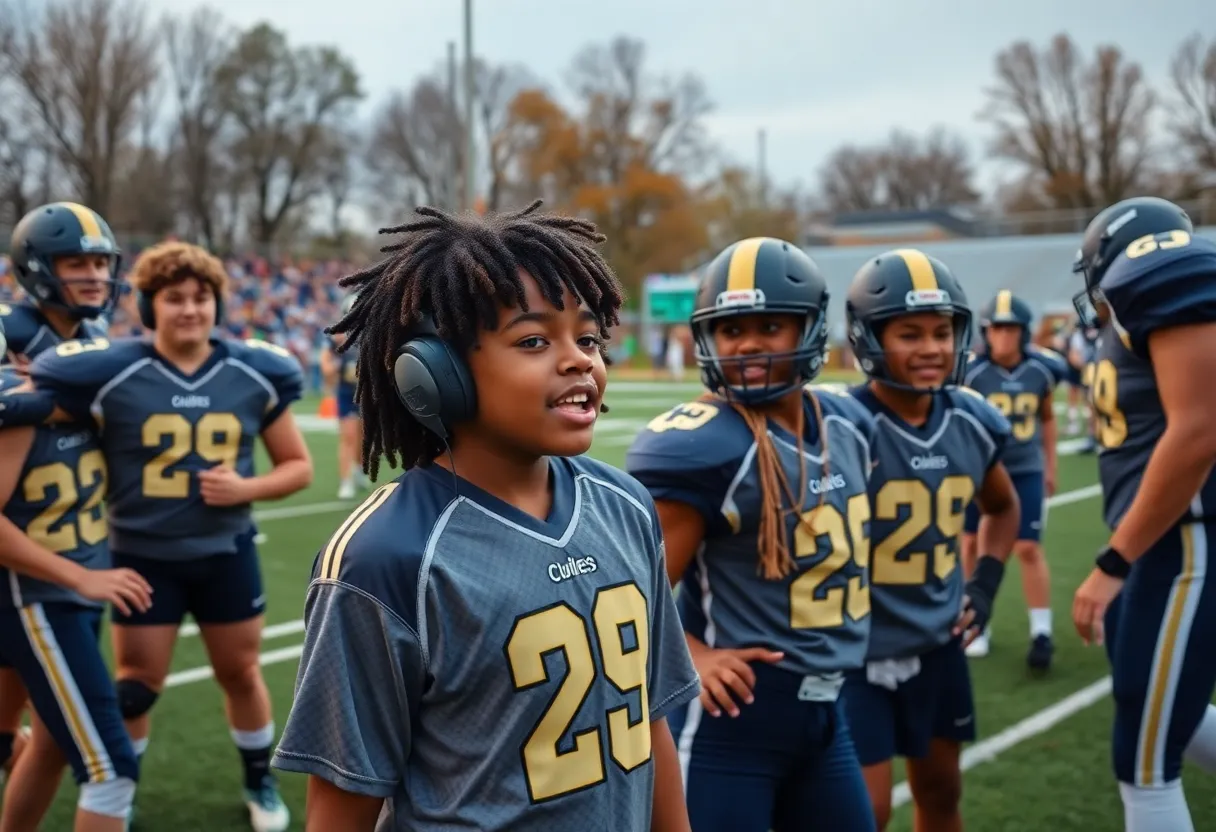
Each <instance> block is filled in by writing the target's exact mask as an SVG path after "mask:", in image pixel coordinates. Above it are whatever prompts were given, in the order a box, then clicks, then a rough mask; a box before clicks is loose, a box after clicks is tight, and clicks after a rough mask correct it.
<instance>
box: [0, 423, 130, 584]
mask: <svg viewBox="0 0 1216 832" xmlns="http://www.w3.org/2000/svg"><path fill="white" fill-rule="evenodd" d="M31 430H33V434H34V438H33V443H32V444H31V445H30V449H29V452H28V453H27V454H26V457H25V460H24V462H23V463H22V464H21V475H20V478H19V479H18V480H17V486H16V489H15V490H14V491H13V495H12V496H11V497H10V498H9V501H8V503H6V504H5V506H4V516H5V517H7V518H8V519H9V520H11V521H12V523H13V525H15V526H16V527H17V528H19V529H21V530H22V531H24V532H25V533H26V535H27V536H28V537H29V538H30V539H32V540H33V541H35V542H36V543H38V544H40V545H41V546H43V547H44V548H46V549H49V550H50V551H52V552H54V553H55V554H57V555H61V556H63V557H65V558H69V559H70V560H72V561H75V562H76V563H78V564H80V565H81V566H83V567H85V568H86V569H108V568H109V567H110V551H109V548H108V547H107V546H106V517H105V513H104V509H103V507H102V504H101V501H102V497H103V496H104V495H105V489H106V464H105V459H104V457H103V456H102V452H101V447H100V445H99V444H98V441H97V437H96V435H95V434H94V433H93V432H92V431H91V430H88V429H84V428H81V427H80V426H78V425H75V426H73V425H62V426H44V427H38V428H32V429H31ZM15 462H16V460H9V461H7V462H6V464H15ZM0 585H2V586H3V587H4V588H3V590H2V591H0V606H3V607H24V606H27V605H29V604H36V603H47V602H54V601H69V602H74V603H78V604H86V605H89V606H101V604H99V603H97V602H94V601H89V600H86V599H85V598H83V597H82V596H80V595H78V594H76V593H75V592H73V591H72V590H70V589H68V588H66V587H62V586H59V585H57V584H52V583H47V582H45V581H40V580H37V579H35V578H30V577H27V576H25V575H20V574H17V573H15V572H10V571H9V570H7V569H4V568H3V567H0Z"/></svg>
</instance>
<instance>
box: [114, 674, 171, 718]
mask: <svg viewBox="0 0 1216 832" xmlns="http://www.w3.org/2000/svg"><path fill="white" fill-rule="evenodd" d="M114 687H115V689H116V690H117V691H118V710H119V711H121V712H122V718H123V719H135V718H137V717H141V716H143V715H144V714H146V713H147V712H148V711H150V710H152V706H153V705H155V704H156V700H157V698H158V697H159V696H160V694H159V693H157V692H156V691H154V690H152V688H150V687H148V686H147V685H145V684H144V683H143V682H140V681H138V680H136V679H119V680H118V682H117V683H115V685H114Z"/></svg>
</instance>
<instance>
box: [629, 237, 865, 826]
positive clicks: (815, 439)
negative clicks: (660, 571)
mask: <svg viewBox="0 0 1216 832" xmlns="http://www.w3.org/2000/svg"><path fill="white" fill-rule="evenodd" d="M827 307H828V292H827V287H826V284H825V282H824V278H823V275H822V273H821V272H820V270H819V267H818V266H817V265H816V264H815V263H814V262H813V261H812V260H811V259H810V258H809V257H808V256H807V255H806V254H805V253H804V252H802V251H801V250H800V249H798V248H797V247H795V246H793V245H791V244H790V243H787V242H784V241H782V240H776V239H771V238H753V239H748V240H743V241H741V242H738V243H735V244H734V245H732V246H730V247H729V248H727V249H726V250H725V251H723V252H722V253H721V254H720V255H718V257H717V258H716V259H715V260H714V261H713V262H712V263H711V264H710V265H709V267H708V269H707V270H706V273H705V276H704V277H703V279H702V281H701V285H700V287H699V289H698V292H697V299H696V310H695V311H694V313H693V315H692V320H691V327H692V331H693V337H694V341H695V345H696V355H697V362H698V364H700V366H701V372H702V378H703V380H704V382H705V386H706V387H707V388H708V390H709V393H708V395H706V396H705V397H703V398H701V399H700V400H698V401H695V402H692V403H690V404H684V405H680V406H679V407H676V408H674V409H673V410H671V411H668V412H667V413H665V414H663V415H661V416H659V417H657V418H656V419H654V420H653V421H651V423H650V424H649V425H648V426H647V428H646V430H644V431H643V432H642V433H641V434H639V435H638V437H637V439H636V440H635V442H634V444H633V447H632V448H631V449H630V451H629V454H628V457H627V460H626V467H627V470H628V471H629V472H630V473H631V474H633V475H634V476H636V477H637V478H638V479H639V480H641V482H642V483H643V484H644V485H645V486H646V487H647V489H649V491H650V493H651V495H652V496H653V497H654V499H655V501H656V504H657V506H658V512H659V519H660V521H661V522H662V526H663V534H664V539H665V540H666V542H667V555H668V561H667V567H668V574H669V577H670V579H671V581H672V583H679V584H680V594H679V610H680V617H681V620H682V621H683V625H684V631H685V638H686V639H687V641H688V646H689V649H690V650H691V651H692V655H693V661H694V662H695V663H696V667H697V671H698V673H699V674H700V676H701V684H702V693H701V696H700V698H699V699H697V700H693V701H692V702H691V703H690V704H689V706H688V707H687V708H686V709H682V710H681V711H680V712H679V713H678V714H675V715H673V716H672V719H671V725H672V732H673V734H675V736H676V737H677V738H678V748H679V751H680V760H681V764H682V765H683V767H684V777H685V782H686V783H687V796H686V799H687V803H688V811H689V817H690V818H691V820H692V825H693V828H694V829H696V830H697V832H714V831H715V830H721V832H768V830H770V829H773V830H776V831H777V832H786V830H802V829H839V830H850V832H854V831H856V832H865V831H866V830H872V829H873V828H874V816H873V814H872V811H871V808H870V800H869V797H868V795H867V793H866V788H865V782H864V781H863V780H862V776H861V767H860V765H859V764H858V761H857V755H856V752H855V751H854V748H853V742H852V740H851V738H850V736H849V730H848V726H847V724H846V721H845V719H844V715H843V711H842V710H841V708H840V707H839V705H838V702H837V700H838V695H839V693H840V689H841V685H842V683H843V671H845V670H849V669H852V668H858V667H861V665H862V663H863V661H864V659H865V650H866V640H867V636H868V634H869V625H870V588H869V580H868V577H867V575H866V572H867V564H868V562H869V552H870V544H869V531H868V521H869V518H870V504H869V497H868V496H867V492H866V482H867V480H868V478H869V473H870V464H871V460H870V450H869V445H870V434H871V433H872V431H873V428H874V419H873V417H872V416H871V415H870V414H869V413H868V412H867V411H866V410H865V408H863V407H862V406H861V405H860V404H859V403H858V402H856V401H854V400H853V399H852V398H851V397H848V396H847V395H841V394H834V393H829V392H826V391H822V390H815V389H809V388H806V387H805V385H806V384H807V383H808V382H809V381H811V380H812V379H813V378H814V377H815V376H817V375H818V374H819V371H820V370H821V369H822V367H823V361H824V356H825V353H826V347H827V321H826V316H827ZM757 701H758V702H759V703H760V704H753V702H757Z"/></svg>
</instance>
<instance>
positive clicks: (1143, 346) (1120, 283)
mask: <svg viewBox="0 0 1216 832" xmlns="http://www.w3.org/2000/svg"><path fill="white" fill-rule="evenodd" d="M1100 285H1101V289H1102V294H1103V295H1104V296H1105V297H1106V301H1107V303H1108V305H1109V306H1110V310H1111V319H1110V322H1109V323H1108V324H1107V325H1106V326H1105V327H1104V328H1103V330H1102V334H1101V336H1100V338H1099V340H1098V352H1097V361H1096V363H1095V365H1094V373H1093V384H1092V386H1091V387H1090V400H1091V403H1092V406H1093V409H1094V411H1095V413H1096V414H1097V418H1098V431H1097V438H1098V444H1099V456H1098V469H1099V473H1100V476H1101V480H1102V496H1103V501H1104V504H1105V515H1106V522H1107V525H1109V526H1110V527H1111V528H1112V529H1113V528H1114V527H1115V526H1116V525H1118V523H1119V520H1120V519H1121V518H1122V517H1123V515H1124V514H1125V513H1126V512H1127V509H1128V507H1129V506H1130V505H1131V504H1132V499H1133V498H1134V497H1135V496H1136V492H1137V491H1138V490H1139V488H1140V478H1141V475H1142V474H1143V473H1144V469H1145V466H1146V465H1147V464H1148V459H1149V457H1150V456H1151V455H1152V453H1153V448H1154V447H1156V445H1157V441H1158V440H1159V439H1160V438H1161V434H1162V433H1163V432H1164V431H1165V410H1164V409H1163V408H1162V406H1161V398H1160V396H1159V395H1158V393H1157V380H1156V376H1155V375H1154V373H1153V365H1152V362H1151V361H1150V359H1149V349H1148V339H1149V336H1150V335H1151V334H1152V333H1153V332H1155V331H1157V330H1158V329H1164V328H1168V327H1174V326H1184V325H1187V324H1196V323H1210V322H1213V321H1216V243H1213V242H1211V241H1210V240H1205V239H1202V238H1192V237H1191V236H1190V235H1189V234H1186V233H1185V232H1181V231H1175V232H1169V233H1165V234H1159V235H1156V236H1153V237H1146V238H1142V239H1141V240H1137V241H1136V242H1135V243H1133V244H1132V245H1131V246H1129V247H1128V249H1127V251H1126V252H1124V253H1123V254H1120V255H1119V256H1118V257H1116V258H1115V260H1114V262H1112V263H1111V265H1110V268H1108V269H1107V270H1106V274H1105V275H1103V277H1102V282H1101V284H1100ZM1211 381H1212V380H1211V379H1196V383H1199V384H1204V383H1210V382H1211ZM1189 517H1190V518H1194V519H1199V518H1211V517H1216V474H1210V475H1209V476H1208V479H1207V481H1206V482H1205V483H1204V485H1203V488H1202V489H1200V492H1199V494H1198V495H1196V498H1195V501H1194V502H1192V504H1191V510H1190V513H1189Z"/></svg>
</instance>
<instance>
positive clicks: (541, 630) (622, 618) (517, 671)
mask: <svg viewBox="0 0 1216 832" xmlns="http://www.w3.org/2000/svg"><path fill="white" fill-rule="evenodd" d="M590 623H591V624H593V625H594V628H595V641H596V643H597V644H598V647H599V654H600V657H601V658H602V659H603V667H604V676H605V677H607V680H608V682H610V683H611V685H612V688H613V689H614V690H615V691H619V692H620V693H621V694H625V695H627V694H630V693H632V692H633V691H638V693H639V699H640V707H641V718H640V719H638V720H637V721H636V722H633V721H631V720H630V717H629V708H628V706H627V705H624V704H622V705H621V706H620V707H619V708H613V709H612V710H610V711H608V712H607V713H606V714H605V716H606V719H607V728H608V731H607V733H608V749H609V753H610V754H611V755H612V759H613V761H614V762H615V763H616V764H617V765H618V766H619V767H620V768H621V769H622V770H623V771H626V772H629V771H633V770H634V769H635V768H637V767H638V766H640V765H642V764H643V763H645V762H646V761H647V760H649V759H650V696H649V691H648V690H647V687H646V675H647V669H648V668H649V666H650V616H649V613H648V610H647V606H646V596H645V595H643V594H642V591H641V590H640V589H638V587H637V584H634V583H627V584H618V585H617V586H611V587H603V588H602V589H600V590H599V592H597V593H596V596H595V603H594V605H593V606H592V609H591V622H590ZM626 627H632V629H633V633H634V637H635V640H636V646H634V647H629V646H627V645H626V644H625V643H624V640H623V636H624V632H625V628H626ZM591 642H592V635H591V632H590V628H589V627H588V621H587V619H586V618H584V617H583V616H582V615H579V614H578V613H577V612H575V611H574V609H573V608H571V607H570V606H569V605H567V604H566V603H565V602H560V603H558V604H555V605H553V606H551V607H546V608H544V609H543V610H537V611H536V612H533V613H529V614H528V615H525V616H523V617H522V618H519V619H518V620H516V622H515V626H513V627H512V628H511V634H510V635H509V636H508V637H507V646H506V655H507V662H508V664H509V665H510V668H511V678H512V681H513V683H514V685H515V690H516V691H517V692H520V693H523V692H525V691H528V690H531V689H532V688H534V687H537V686H538V685H543V684H545V683H546V682H548V681H550V677H549V673H548V671H547V670H546V669H545V657H546V656H548V655H551V654H554V653H558V652H560V653H562V654H563V655H564V656H565V660H566V667H567V672H566V677H565V678H564V679H562V682H561V684H560V685H559V686H558V688H557V692H556V693H555V694H554V695H553V698H552V699H551V700H550V701H549V705H548V707H546V708H545V712H544V714H542V715H541V718H540V721H539V722H538V723H537V724H536V728H535V729H533V731H532V733H531V734H530V735H529V736H528V739H527V741H525V742H524V747H523V754H522V757H523V764H524V779H525V780H526V781H527V783H528V794H529V796H530V797H531V798H532V802H533V803H540V802H542V801H545V800H552V799H553V798H555V797H561V796H562V795H564V794H569V793H571V792H575V791H578V790H580V789H585V788H588V787H590V786H594V785H597V784H599V783H602V782H604V780H605V779H607V772H606V770H605V761H604V749H603V746H604V741H603V735H604V730H603V726H602V725H599V724H597V725H595V726H593V727H591V728H588V729H586V730H584V731H580V732H579V733H577V734H574V735H573V737H572V739H573V745H574V747H573V748H572V749H571V750H569V751H559V750H558V747H557V746H558V743H560V742H561V740H562V737H565V736H566V735H567V734H568V733H569V732H570V729H571V725H572V723H573V722H574V719H575V717H576V716H577V715H578V712H579V708H580V707H581V706H582V704H583V702H584V701H585V700H586V699H587V697H588V694H590V692H591V686H592V685H593V684H594V683H595V681H596V676H597V673H596V668H595V656H594V648H593V647H592V644H591Z"/></svg>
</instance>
